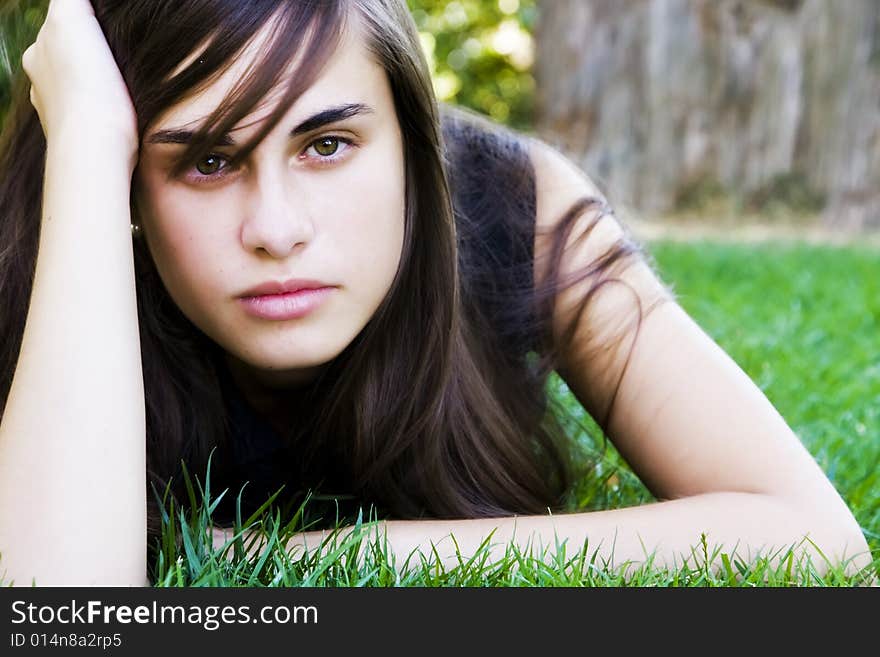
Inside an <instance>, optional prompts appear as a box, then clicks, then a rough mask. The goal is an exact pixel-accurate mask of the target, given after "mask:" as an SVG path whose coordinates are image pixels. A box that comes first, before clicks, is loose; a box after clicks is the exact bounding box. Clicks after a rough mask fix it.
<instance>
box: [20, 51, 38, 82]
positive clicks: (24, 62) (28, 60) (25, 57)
mask: <svg viewBox="0 0 880 657" xmlns="http://www.w3.org/2000/svg"><path fill="white" fill-rule="evenodd" d="M35 45H36V44H35V43H32V44H31V45H29V46H28V47H27V48H26V49H25V51H24V52H23V53H22V54H21V68H22V70H24V72H25V73H27V74H28V77H30V74H31V70H32V69H31V65H32V64H33V62H34V46H35Z"/></svg>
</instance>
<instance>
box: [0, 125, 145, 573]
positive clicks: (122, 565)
mask: <svg viewBox="0 0 880 657" xmlns="http://www.w3.org/2000/svg"><path fill="white" fill-rule="evenodd" d="M104 144H106V145H104ZM131 170H132V157H131V153H130V151H129V150H126V149H125V148H124V147H123V146H122V145H121V144H117V143H115V142H113V141H112V140H106V141H105V140H104V139H103V138H101V139H96V138H94V135H89V136H87V138H85V139H82V138H79V137H70V138H68V137H67V136H66V135H64V136H61V137H57V138H56V139H55V140H54V141H53V140H50V143H49V149H48V153H47V163H46V172H45V186H44V197H43V217H42V224H41V231H40V243H39V255H38V259H37V265H36V271H35V277H34V284H33V290H32V294H31V299H30V307H29V311H28V316H27V323H26V328H25V332H24V337H23V341H22V346H21V351H20V355H19V360H18V364H17V367H16V371H15V376H14V378H13V382H12V387H11V390H10V394H9V398H8V401H7V406H6V410H5V413H4V415H3V418H2V424H0V552H2V560H0V576H4V577H5V578H6V579H8V580H13V579H14V580H15V582H16V584H18V585H29V584H30V582H31V578H32V577H34V578H36V583H37V584H38V585H58V584H143V583H145V582H146V562H145V552H146V549H145V548H146V506H145V505H146V500H145V490H146V483H145V476H146V468H145V453H144V450H145V440H144V437H145V411H144V391H143V377H142V370H141V362H140V347H139V336H138V325H137V306H136V299H135V287H134V270H133V260H132V244H131V234H130V229H129V215H130V210H129V191H130V184H131ZM4 570H5V571H6V573H5V575H4V573H3V571H4Z"/></svg>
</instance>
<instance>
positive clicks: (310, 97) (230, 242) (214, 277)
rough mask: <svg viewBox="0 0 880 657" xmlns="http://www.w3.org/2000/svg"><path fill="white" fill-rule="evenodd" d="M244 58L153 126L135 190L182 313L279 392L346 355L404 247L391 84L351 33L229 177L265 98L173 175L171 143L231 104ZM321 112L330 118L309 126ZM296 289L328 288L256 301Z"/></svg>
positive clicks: (265, 109)
mask: <svg viewBox="0 0 880 657" xmlns="http://www.w3.org/2000/svg"><path fill="white" fill-rule="evenodd" d="M260 44H261V40H260V39H257V40H255V42H254V46H253V47H254V48H259V47H260ZM250 52H251V54H253V52H254V51H253V50H252V51H250ZM251 54H247V53H246V54H245V56H243V57H241V58H240V59H239V60H238V61H236V62H235V64H234V65H233V66H232V67H231V68H230V69H229V70H228V71H227V72H226V73H225V74H224V75H223V76H222V78H220V79H218V80H217V81H216V82H215V83H213V84H211V85H210V86H209V87H207V88H206V89H205V90H204V91H203V92H201V93H199V94H198V95H196V96H193V97H191V98H188V99H186V100H185V101H183V102H181V103H179V104H178V105H175V106H174V107H172V108H170V109H169V110H168V111H167V112H165V113H163V114H162V115H161V116H159V117H158V118H157V120H156V121H155V122H154V123H153V125H151V126H149V127H148V129H147V131H146V133H145V137H144V142H143V145H142V148H141V155H140V163H139V166H138V170H137V179H136V185H135V189H136V194H137V197H136V198H137V204H138V211H139V215H140V219H141V222H142V224H143V234H144V237H145V239H146V242H147V246H148V247H149V251H150V253H151V255H152V257H153V260H154V262H155V264H156V267H157V269H158V271H159V274H160V276H161V278H162V281H163V282H164V284H165V287H166V288H167V289H168V292H169V294H170V295H171V297H172V298H173V299H174V301H175V302H176V304H177V305H178V306H179V307H180V309H181V310H182V311H183V313H184V314H185V315H186V316H187V317H188V318H189V319H190V321H192V322H193V323H194V324H195V325H196V326H198V327H199V328H200V329H201V330H202V331H203V332H204V333H205V334H206V335H208V336H209V337H210V338H211V339H213V340H214V341H215V342H216V343H217V344H219V345H220V346H221V347H222V348H223V349H224V350H225V351H226V352H227V354H228V355H229V356H230V357H231V362H233V363H235V365H236V366H237V367H238V368H239V369H241V368H245V369H246V370H247V371H248V373H249V374H250V375H251V376H254V377H257V379H258V380H260V381H261V382H263V383H265V384H269V385H286V384H291V383H298V382H301V381H304V380H308V379H309V378H311V376H312V375H313V374H314V373H315V372H316V371H317V370H318V369H319V368H320V366H321V365H323V364H326V363H327V362H329V361H330V360H332V359H333V358H334V357H336V356H337V355H338V354H339V353H341V352H342V350H343V349H345V347H346V346H347V345H348V344H349V343H350V342H351V341H352V340H353V339H354V338H355V337H356V336H357V334H358V333H359V332H360V331H361V329H363V328H364V326H365V325H366V324H367V322H368V321H369V320H370V318H371V317H372V316H373V314H374V312H375V311H376V309H377V308H378V306H379V305H380V303H381V302H382V300H383V299H384V298H385V296H386V294H387V292H388V291H389V289H390V286H391V282H392V280H393V278H394V275H395V273H396V271H397V268H398V265H399V262H400V258H401V250H402V245H403V232H404V214H405V209H404V167H403V146H402V138H401V134H400V128H399V125H398V122H397V117H396V113H395V109H394V104H393V100H392V96H391V90H390V87H389V84H388V80H387V78H386V75H385V73H384V71H383V70H382V68H381V67H380V66H379V65H378V64H376V63H375V62H374V61H373V60H372V59H371V58H370V56H369V54H368V52H367V50H366V48H365V46H364V44H363V43H362V39H361V37H360V36H358V35H356V34H353V33H352V32H349V36H347V37H346V39H345V40H343V42H342V43H341V46H340V48H339V49H338V51H337V52H336V54H335V55H334V56H333V57H332V58H331V59H330V60H329V62H328V65H327V67H326V68H325V69H324V71H323V73H322V74H321V75H320V77H319V78H318V79H317V80H316V81H315V83H314V84H313V85H312V87H311V88H309V89H308V90H307V91H306V93H305V94H303V95H302V96H301V97H300V98H299V99H298V100H297V102H296V104H294V105H293V106H292V107H290V108H289V110H288V111H287V112H286V114H285V115H284V117H283V118H282V119H281V121H280V122H279V123H278V124H277V125H276V126H275V127H274V128H273V130H272V131H271V132H270V133H269V134H268V136H267V137H266V138H265V139H264V140H263V141H262V142H261V143H260V144H259V145H258V146H257V148H256V149H255V150H254V151H253V152H252V153H251V155H250V156H248V158H247V159H246V160H245V161H244V163H243V164H242V166H241V167H239V168H236V169H235V170H231V169H224V166H223V165H224V163H225V162H224V159H223V158H227V157H229V156H231V154H233V153H234V152H235V148H236V144H242V143H244V142H246V141H247V139H248V138H249V137H250V136H251V135H253V134H254V133H255V132H256V131H257V130H258V129H259V127H260V125H261V120H262V119H264V118H265V117H266V116H267V115H268V114H269V112H270V111H271V110H272V109H273V108H274V102H273V100H272V99H271V98H268V99H266V101H265V102H264V103H261V104H260V105H259V106H258V107H257V108H256V109H255V111H254V113H253V115H252V116H249V117H247V118H246V119H245V120H244V121H242V122H241V123H240V124H239V125H240V127H239V126H236V128H235V129H234V130H233V131H231V133H230V134H229V135H228V139H227V140H224V141H227V142H228V143H226V144H224V145H218V146H217V148H216V149H215V150H214V152H215V155H214V156H213V157H210V158H205V159H204V160H202V162H201V163H199V164H198V165H197V166H196V167H193V168H192V169H190V170H188V171H186V172H185V173H184V174H183V175H182V176H180V177H178V178H171V177H170V172H171V170H172V168H173V166H174V161H175V156H176V155H178V154H179V153H180V152H181V149H183V148H184V147H185V146H184V145H183V144H181V143H179V142H185V141H186V139H187V134H186V133H188V132H190V133H191V132H192V131H194V129H195V128H196V127H197V126H199V125H200V123H201V121H202V120H203V119H204V118H205V117H207V116H208V115H209V114H210V113H211V112H212V111H213V110H214V109H215V108H216V107H217V106H218V105H219V104H220V102H221V101H222V100H223V99H224V98H225V97H226V96H227V94H228V93H229V91H230V90H231V89H232V88H233V86H234V84H235V83H236V82H237V81H238V80H239V79H240V77H241V76H242V75H244V74H245V71H246V69H247V66H248V63H249V61H250V60H251V59H252V56H251ZM337 110H342V111H341V114H339V113H337V115H336V116H332V114H333V113H335V112H337ZM328 111H330V114H331V118H333V120H332V121H331V122H329V123H326V124H323V123H322V122H320V121H318V122H310V123H312V125H306V124H305V123H304V122H308V120H309V119H310V118H312V117H315V116H320V115H322V113H325V112H328ZM316 123H322V124H321V125H317V124H316ZM175 142H178V143H175ZM293 279H311V280H314V281H317V282H319V283H320V284H323V285H325V286H327V289H326V290H324V291H321V292H318V293H314V292H313V293H306V294H298V295H294V296H287V297H286V298H285V297H283V296H274V297H273V296H261V295H258V296H259V298H253V297H254V292H253V291H252V290H253V288H255V287H256V286H260V285H263V284H266V283H269V284H272V283H284V282H287V281H291V280H293ZM294 287H296V286H295V285H294ZM277 291H280V290H276V292H277ZM309 294H311V301H310V300H309V298H307V297H308V296H309ZM316 300H317V303H314V302H315V301H316ZM303 313H304V314H303Z"/></svg>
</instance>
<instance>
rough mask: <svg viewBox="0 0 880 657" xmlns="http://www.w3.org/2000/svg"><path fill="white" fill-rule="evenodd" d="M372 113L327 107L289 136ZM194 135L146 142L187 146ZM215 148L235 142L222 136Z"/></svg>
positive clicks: (179, 133) (165, 135) (178, 133)
mask: <svg viewBox="0 0 880 657" xmlns="http://www.w3.org/2000/svg"><path fill="white" fill-rule="evenodd" d="M372 113H374V110H373V108H372V107H370V106H369V105H364V104H363V103H347V104H345V105H337V106H335V107H328V108H326V109H322V110H321V111H320V112H317V113H315V114H313V115H312V116H310V117H309V118H307V119H306V120H305V121H303V122H302V123H300V124H299V125H297V126H296V127H295V128H294V129H293V130H291V131H290V136H291V137H298V136H299V135H302V134H305V133H308V132H312V131H314V130H317V129H318V128H322V127H323V126H325V125H329V124H331V123H336V122H338V121H343V120H345V119H349V118H351V117H353V116H358V115H359V114H372ZM194 135H195V133H194V132H193V131H192V130H178V129H173V128H172V129H169V130H157V131H156V132H154V133H153V134H152V135H150V136H149V137H148V138H147V139H146V141H147V143H149V144H183V145H187V144H190V143H191V142H192V140H193V136H194ZM217 146H235V141H234V140H233V139H232V137H230V136H229V135H223V136H222V137H221V138H220V139H219V140H218V141H217Z"/></svg>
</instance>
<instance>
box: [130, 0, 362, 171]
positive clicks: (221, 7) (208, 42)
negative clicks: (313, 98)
mask: <svg viewBox="0 0 880 657" xmlns="http://www.w3.org/2000/svg"><path fill="white" fill-rule="evenodd" d="M182 4H189V8H188V10H187V11H186V15H185V16H173V17H172V16H167V17H164V18H161V19H157V21H156V23H161V24H163V25H175V26H179V29H176V30H174V29H173V30H170V32H172V33H173V34H172V35H165V38H164V39H150V46H151V47H162V45H163V43H162V42H165V45H166V46H167V47H169V48H171V50H172V52H174V53H175V54H177V56H176V57H170V56H168V57H165V58H163V60H164V62H166V63H167V65H166V66H164V67H162V68H163V70H162V71H161V72H160V71H157V70H156V69H155V67H154V68H153V71H152V75H151V77H153V78H154V79H153V80H152V85H149V84H141V85H137V87H138V88H139V89H143V90H145V96H146V93H147V92H148V93H149V96H150V99H151V101H152V102H150V104H149V105H150V106H144V107H142V108H140V107H138V105H139V103H138V102H137V99H133V100H134V102H135V107H136V108H138V109H139V111H138V116H139V118H141V125H140V126H139V128H140V134H141V136H143V134H144V131H145V129H146V126H147V125H148V124H149V122H150V121H152V120H153V119H155V117H156V116H158V115H159V113H160V112H162V111H164V110H165V109H167V108H169V107H171V106H173V105H174V104H175V103H177V102H179V101H180V100H182V99H184V98H186V97H187V96H188V95H190V94H192V93H194V92H195V91H198V90H199V89H200V88H204V87H205V86H207V85H209V84H210V83H211V82H213V81H215V80H217V79H218V78H219V77H220V76H222V75H223V74H224V73H225V72H226V71H227V70H229V68H230V66H231V65H232V63H233V62H234V61H235V60H236V59H237V58H238V57H240V56H241V55H242V54H243V53H244V51H245V50H246V49H247V48H248V47H249V46H250V45H251V44H252V43H253V41H254V39H255V37H256V36H257V35H258V33H260V32H261V31H262V30H263V29H266V30H267V38H266V41H265V43H264V44H263V45H262V46H261V48H260V53H259V54H258V55H257V57H256V59H255V60H254V62H253V63H252V64H251V66H249V68H248V70H247V71H246V73H245V74H244V75H243V76H242V78H241V79H240V80H239V81H237V82H236V84H235V85H234V86H233V88H232V89H231V90H230V92H229V94H228V95H227V96H226V98H224V99H223V101H222V102H221V103H220V105H219V106H218V107H217V108H216V109H215V110H214V111H213V112H212V113H211V114H210V115H209V116H208V117H206V118H205V119H204V120H203V122H202V123H201V125H199V126H197V127H196V128H195V130H194V132H193V136H192V139H191V140H190V142H189V144H188V145H187V147H186V148H185V149H184V150H183V152H182V153H181V154H180V156H179V158H178V159H177V161H176V162H175V163H174V167H173V170H172V175H174V176H176V175H180V174H181V173H182V172H183V171H185V170H186V169H187V168H189V167H191V166H193V165H195V164H196V163H197V162H198V161H199V160H201V159H202V158H203V157H205V156H206V155H208V153H210V151H211V149H213V148H215V147H216V146H217V144H218V143H221V140H222V139H223V138H224V137H225V136H226V135H228V134H229V133H230V132H231V131H232V129H233V128H234V127H235V126H236V125H237V124H238V123H240V122H241V121H242V120H243V119H244V118H245V117H247V116H249V115H250V114H251V113H252V112H253V111H254V109H255V108H256V107H257V106H258V105H259V103H260V102H261V101H262V100H263V99H264V98H265V97H266V96H267V95H268V94H269V93H270V92H273V90H276V89H277V88H279V85H281V84H282V83H285V80H284V79H285V77H286V76H288V75H289V80H287V81H286V83H285V87H283V94H281V96H280V101H279V102H278V103H277V104H276V107H275V109H274V110H272V112H271V114H270V115H269V116H268V117H266V118H265V119H264V120H263V122H262V126H261V127H260V130H259V131H258V132H257V133H256V134H255V135H254V136H253V137H252V138H251V139H250V140H248V141H247V142H246V143H244V144H242V145H241V147H240V148H239V149H238V150H237V151H236V153H235V154H234V156H233V158H232V159H231V160H230V165H231V166H235V165H236V164H238V163H239V162H240V161H242V160H243V159H244V158H246V157H247V156H248V155H249V154H250V153H251V152H252V151H253V150H254V148H256V147H257V146H258V145H259V143H260V142H261V141H262V140H263V139H264V138H265V137H266V135H267V134H268V133H269V132H271V131H272V129H273V128H274V127H275V126H276V125H277V123H278V121H279V120H280V119H281V117H282V116H283V115H284V114H285V113H286V112H287V110H288V109H289V108H290V106H291V105H292V104H293V103H295V102H296V100H297V99H298V98H299V97H300V96H301V95H302V94H303V93H304V92H305V91H306V90H308V88H309V87H310V86H311V85H312V84H313V83H314V82H315V80H316V79H317V77H318V75H319V74H320V72H321V70H322V69H323V68H324V66H325V65H326V63H327V61H328V60H329V59H330V57H331V56H332V54H333V53H334V52H335V51H336V49H337V48H338V46H339V44H340V42H341V38H342V35H343V33H344V31H345V27H346V26H345V20H346V17H347V12H346V10H345V7H346V6H347V4H348V3H347V2H343V1H341V0H340V1H332V2H327V1H324V0H299V1H297V2H279V1H278V0H273V1H263V2H247V3H241V2H237V1H231V2H216V0H215V1H214V2H203V3H182ZM194 5H195V6H194ZM168 13H175V12H174V10H173V9H171V10H168ZM177 13H180V12H177ZM170 18H173V19H174V20H172V21H171V22H169V21H168V19H170ZM186 25H203V26H210V27H209V28H203V29H201V30H190V29H186V28H185V26H186ZM184 34H186V36H187V46H188V47H187V48H186V49H185V52H184V49H183V48H182V47H181V45H180V43H179V42H178V43H176V44H173V45H172V43H170V41H171V40H172V39H173V38H176V39H180V38H181V37H182V36H183V35H184ZM193 43H196V44H204V45H202V46H200V47H198V48H193V46H192V44H193ZM155 52H156V51H155V50H153V53H154V55H153V58H152V59H153V60H155V59H157V58H156V57H155ZM294 61H296V62H297V66H296V69H295V70H294V71H293V72H291V70H290V69H291V62H294ZM181 62H186V65H185V66H184V67H183V68H182V69H181V70H179V71H177V70H176V69H177V68H180V66H181ZM133 68H134V70H143V69H142V68H140V67H138V66H134V67H133ZM160 76H161V77H160ZM142 82H146V80H142ZM147 90H148V91H147ZM141 104H144V103H141Z"/></svg>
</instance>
